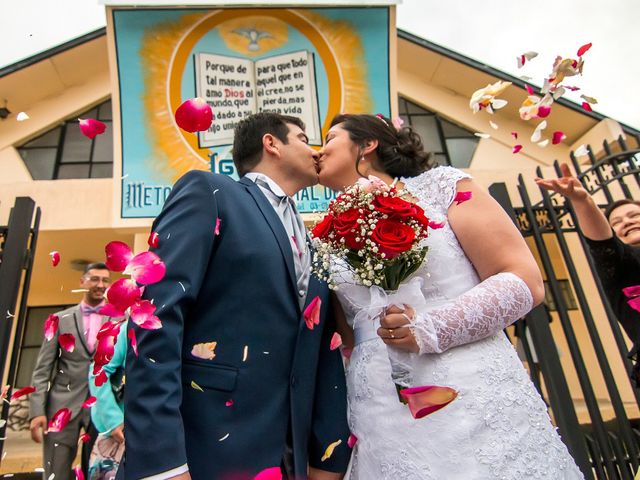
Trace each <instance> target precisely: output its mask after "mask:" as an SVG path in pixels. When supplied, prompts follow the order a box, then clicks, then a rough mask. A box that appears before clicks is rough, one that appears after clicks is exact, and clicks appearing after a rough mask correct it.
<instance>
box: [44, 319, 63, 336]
mask: <svg viewBox="0 0 640 480" xmlns="http://www.w3.org/2000/svg"><path fill="white" fill-rule="evenodd" d="M59 322H60V319H59V318H58V316H57V315H49V316H48V317H47V319H46V320H45V321H44V338H46V339H47V341H49V340H51V339H52V338H53V337H54V336H55V334H56V332H57V331H58V323H59Z"/></svg>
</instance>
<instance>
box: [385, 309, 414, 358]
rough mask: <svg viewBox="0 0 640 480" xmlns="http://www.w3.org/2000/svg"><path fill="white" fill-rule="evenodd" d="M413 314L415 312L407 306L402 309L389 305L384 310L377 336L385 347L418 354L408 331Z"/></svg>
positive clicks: (411, 335)
mask: <svg viewBox="0 0 640 480" xmlns="http://www.w3.org/2000/svg"><path fill="white" fill-rule="evenodd" d="M415 314H416V312H415V310H414V309H413V308H411V307H410V306H409V305H404V308H403V307H398V306H396V305H391V306H390V307H388V308H387V309H386V310H385V314H384V316H383V317H382V318H381V319H380V328H378V332H377V333H378V336H379V337H380V338H381V339H382V341H383V342H384V343H386V344H387V345H391V346H393V347H396V348H399V349H401V350H408V351H409V352H414V353H418V352H419V351H420V348H419V347H418V344H417V343H416V339H415V337H414V336H413V334H412V333H411V330H410V329H409V325H410V324H411V320H413V317H414V316H415Z"/></svg>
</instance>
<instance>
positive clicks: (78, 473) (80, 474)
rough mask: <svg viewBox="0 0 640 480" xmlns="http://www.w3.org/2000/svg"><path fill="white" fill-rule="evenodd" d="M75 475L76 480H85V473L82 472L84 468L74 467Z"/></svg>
mask: <svg viewBox="0 0 640 480" xmlns="http://www.w3.org/2000/svg"><path fill="white" fill-rule="evenodd" d="M73 473H75V474H76V480H84V473H83V472H82V467H81V466H80V465H76V466H75V467H73Z"/></svg>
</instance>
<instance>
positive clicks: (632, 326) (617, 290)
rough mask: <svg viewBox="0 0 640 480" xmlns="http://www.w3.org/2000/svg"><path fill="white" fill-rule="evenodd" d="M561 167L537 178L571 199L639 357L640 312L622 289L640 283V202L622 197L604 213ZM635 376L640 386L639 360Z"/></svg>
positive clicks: (566, 168)
mask: <svg viewBox="0 0 640 480" xmlns="http://www.w3.org/2000/svg"><path fill="white" fill-rule="evenodd" d="M560 167H561V170H562V176H561V177H560V178H557V179H550V180H547V179H542V178H537V179H536V183H537V184H538V185H539V186H540V187H542V188H544V189H546V190H551V191H553V192H556V193H559V194H560V195H563V196H564V197H566V198H568V199H569V200H571V205H573V210H574V211H575V213H576V217H577V218H578V223H579V227H580V230H581V231H582V234H583V236H584V237H585V240H586V242H587V245H588V246H589V250H590V252H591V255H592V256H593V259H594V261H595V267H596V270H597V273H598V276H599V277H600V281H601V282H602V286H603V288H604V291H605V295H606V296H607V300H609V303H610V304H611V308H612V309H613V312H614V313H615V315H616V317H617V318H618V321H619V322H620V324H621V325H622V328H623V329H624V331H625V332H626V334H627V336H628V337H629V339H630V340H631V342H632V343H633V347H632V349H631V351H630V353H629V357H630V358H634V359H636V356H637V352H638V348H639V347H640V312H637V311H636V310H634V309H632V308H631V307H630V306H629V305H628V304H627V300H628V299H627V298H626V297H625V296H624V294H623V293H622V289H623V288H625V287H631V286H634V285H638V284H640V249H639V248H638V247H640V202H637V201H633V200H626V199H625V200H618V201H617V202H614V203H612V204H611V205H609V206H608V207H607V209H606V210H605V211H604V212H602V210H601V209H600V208H599V207H598V206H597V205H596V203H595V202H594V200H593V198H591V196H590V195H589V192H587V191H586V190H585V188H584V187H583V186H582V184H581V183H580V181H579V180H578V179H577V178H576V177H574V176H573V175H572V174H571V170H570V169H569V166H568V165H567V164H564V163H563V164H562V165H561V166H560ZM636 360H637V359H636ZM631 377H632V378H633V380H634V381H635V383H636V386H640V366H639V364H638V363H637V361H636V363H635V366H634V368H633V372H632V375H631Z"/></svg>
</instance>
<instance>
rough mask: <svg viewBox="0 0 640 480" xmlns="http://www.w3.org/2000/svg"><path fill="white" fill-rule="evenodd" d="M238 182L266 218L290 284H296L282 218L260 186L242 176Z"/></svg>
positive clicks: (289, 244)
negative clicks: (276, 242) (278, 248)
mask: <svg viewBox="0 0 640 480" xmlns="http://www.w3.org/2000/svg"><path fill="white" fill-rule="evenodd" d="M240 183H242V184H243V185H245V186H246V187H247V191H248V192H249V194H250V195H251V196H252V197H253V200H254V201H255V202H256V204H257V205H258V208H259V209H260V212H262V215H263V216H264V218H265V219H266V220H267V224H268V225H269V228H270V229H271V231H272V232H273V234H274V235H275V237H276V240H277V241H278V245H279V246H280V252H281V253H282V256H283V257H284V261H285V263H286V265H287V270H288V271H289V278H290V279H291V285H292V286H293V287H294V289H295V286H296V283H297V282H296V270H295V266H294V265H293V252H292V251H291V241H290V240H289V238H288V237H287V231H286V230H285V229H284V225H282V220H280V217H278V214H277V213H276V212H275V210H274V209H273V207H272V206H271V204H270V203H269V200H267V198H266V197H265V196H264V194H263V193H262V192H261V191H260V187H258V185H256V184H255V183H254V182H252V181H251V180H249V179H248V178H246V177H242V178H241V179H240Z"/></svg>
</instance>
